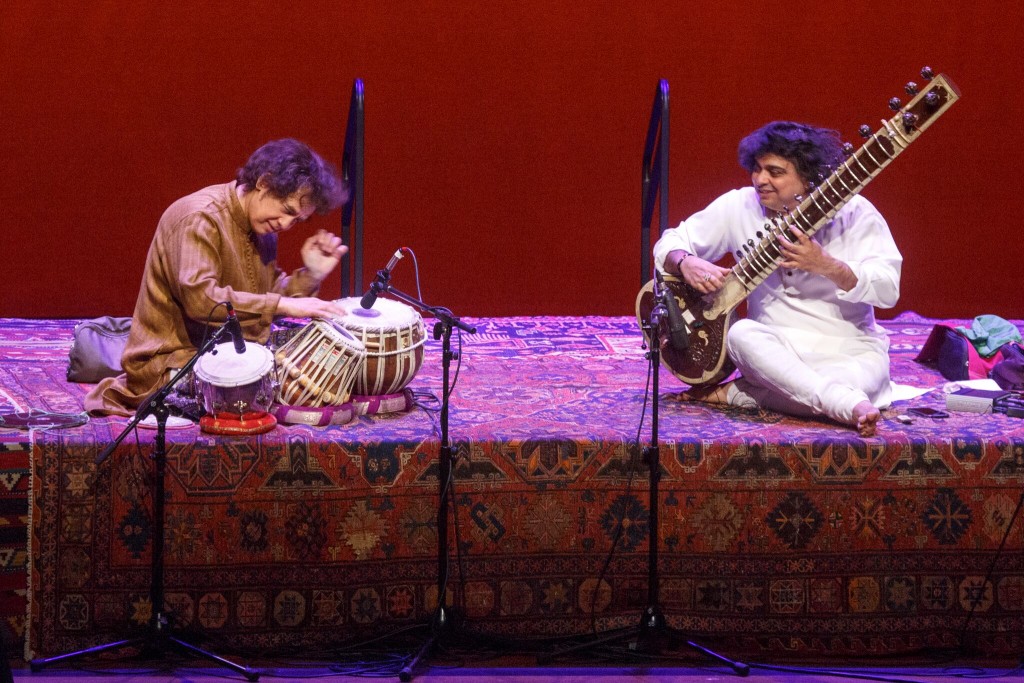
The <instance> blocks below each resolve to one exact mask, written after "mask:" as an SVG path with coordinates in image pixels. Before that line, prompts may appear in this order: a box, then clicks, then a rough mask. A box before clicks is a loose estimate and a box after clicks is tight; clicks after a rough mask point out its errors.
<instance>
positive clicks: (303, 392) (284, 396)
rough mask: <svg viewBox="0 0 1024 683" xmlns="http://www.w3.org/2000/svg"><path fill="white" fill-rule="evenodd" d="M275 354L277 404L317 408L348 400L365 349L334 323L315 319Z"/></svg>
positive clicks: (364, 355)
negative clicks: (277, 385)
mask: <svg viewBox="0 0 1024 683" xmlns="http://www.w3.org/2000/svg"><path fill="white" fill-rule="evenodd" d="M274 355H275V357H276V359H277V365H278V368H277V379H278V384H279V387H278V393H277V400H278V402H279V403H282V404H284V405H288V406H310V407H319V406H332V405H341V404H342V403H344V402H346V401H347V400H348V397H349V395H350V392H351V389H352V382H353V381H354V380H355V378H356V373H357V372H358V370H359V368H360V366H361V365H362V363H363V359H364V358H365V357H366V349H365V348H363V345H362V344H361V343H360V342H359V340H358V339H356V338H355V337H354V336H352V333H350V332H349V331H348V330H346V329H345V328H344V327H341V326H340V325H339V324H338V323H337V322H335V321H331V320H324V319H321V318H314V319H313V320H312V321H311V322H310V323H309V324H308V325H306V326H305V327H304V328H303V329H302V331H301V332H299V333H298V334H296V335H295V336H294V337H292V339H291V340H290V341H289V342H288V343H286V344H285V345H284V346H282V347H281V348H279V349H278V350H277V352H276V353H275V354H274Z"/></svg>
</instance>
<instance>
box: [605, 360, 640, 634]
mask: <svg viewBox="0 0 1024 683" xmlns="http://www.w3.org/2000/svg"><path fill="white" fill-rule="evenodd" d="M652 376H653V370H652V368H651V363H648V364H647V382H646V384H645V385H644V401H643V406H642V407H641V410H640V424H639V425H637V429H636V438H635V439H634V451H633V454H632V457H631V458H630V463H629V473H628V476H627V478H626V490H625V492H624V493H623V497H628V496H629V494H630V492H631V491H632V488H633V479H634V478H635V476H636V472H637V469H638V467H639V461H640V453H641V451H642V450H643V447H642V446H641V444H640V434H641V432H643V429H644V422H645V421H646V420H647V403H648V402H649V400H650V398H651V378H652ZM655 400H657V397H655ZM655 447H657V445H655ZM625 521H626V511H625V509H623V511H622V514H621V515H620V516H619V519H618V523H617V524H616V526H615V533H614V534H613V536H612V545H611V548H609V549H608V555H607V556H606V557H605V561H604V564H603V565H602V566H601V571H600V572H598V575H597V583H596V584H595V586H594V592H593V594H592V595H591V596H590V629H591V632H592V633H593V634H594V635H597V594H598V591H599V590H600V588H601V582H602V581H604V577H605V575H606V574H607V573H608V568H609V567H610V566H611V563H612V559H613V558H614V556H615V551H616V549H617V548H618V545H619V540H620V539H621V538H622V532H623V529H624V527H625Z"/></svg>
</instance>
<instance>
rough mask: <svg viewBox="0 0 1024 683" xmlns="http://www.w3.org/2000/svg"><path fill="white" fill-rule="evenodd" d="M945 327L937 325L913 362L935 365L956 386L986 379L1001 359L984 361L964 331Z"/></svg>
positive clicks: (942, 324) (948, 326)
mask: <svg viewBox="0 0 1024 683" xmlns="http://www.w3.org/2000/svg"><path fill="white" fill-rule="evenodd" d="M962 329H963V328H958V329H954V328H953V327H952V326H951V325H949V324H946V323H938V324H937V325H935V327H933V328H932V331H931V334H929V335H928V339H927V340H926V341H925V343H924V346H923V347H921V353H919V354H917V357H916V358H915V359H914V360H916V361H917V362H919V363H935V365H936V368H938V371H939V372H941V373H942V376H943V377H945V378H946V379H948V380H952V381H954V382H956V381H959V380H965V379H985V378H987V377H988V374H989V372H991V370H992V366H993V365H995V364H996V361H997V360H998V358H996V357H995V356H993V357H990V358H985V357H983V356H982V355H981V354H980V353H978V349H977V348H975V346H974V344H973V343H971V342H970V341H968V340H967V338H966V337H965V336H964V334H963V332H962V331H961V330H962Z"/></svg>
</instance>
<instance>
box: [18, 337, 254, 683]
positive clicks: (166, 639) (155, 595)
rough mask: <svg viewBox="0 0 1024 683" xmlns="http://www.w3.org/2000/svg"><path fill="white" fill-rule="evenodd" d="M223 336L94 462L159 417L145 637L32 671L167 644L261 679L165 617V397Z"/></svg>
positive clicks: (38, 663) (155, 650) (153, 650)
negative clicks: (189, 638)
mask: <svg viewBox="0 0 1024 683" xmlns="http://www.w3.org/2000/svg"><path fill="white" fill-rule="evenodd" d="M224 334H226V328H225V327H224V326H222V327H220V328H219V329H218V330H217V331H216V332H215V333H214V334H213V335H211V336H210V339H208V340H207V342H206V343H205V344H204V345H203V347H202V348H201V349H199V351H198V352H197V353H196V354H195V355H194V356H193V357H192V358H191V359H190V360H189V362H188V363H186V364H185V366H184V367H183V368H182V369H181V370H179V371H178V372H177V373H176V374H175V375H174V377H172V378H171V380H170V381H168V382H167V384H165V385H164V386H163V387H161V388H160V389H158V390H157V391H156V393H155V394H153V395H152V396H150V397H149V398H148V399H146V400H145V401H144V402H143V403H142V405H140V406H139V409H138V410H137V411H136V413H135V417H134V418H133V419H132V421H131V422H129V423H128V425H127V426H126V427H125V428H124V430H122V431H121V433H120V434H119V435H118V437H117V439H115V440H114V442H113V443H112V444H110V445H109V446H108V447H107V448H105V449H104V450H103V451H102V452H101V453H100V454H99V455H98V456H97V457H96V460H95V462H96V464H97V465H100V464H101V463H102V462H103V461H104V460H106V459H107V457H108V456H109V455H110V454H111V453H112V452H113V450H114V449H115V448H116V447H117V445H118V444H119V443H121V441H123V440H124V438H125V437H126V436H127V435H128V434H129V433H130V432H131V431H132V430H133V429H135V427H136V426H137V425H138V424H139V422H141V421H142V420H144V419H146V417H148V416H149V415H153V416H154V417H155V418H156V436H155V437H154V440H153V456H152V457H153V460H154V461H155V464H154V479H155V480H154V482H153V552H152V554H151V558H150V560H151V561H150V583H149V599H150V601H151V602H152V610H153V614H152V616H151V617H150V620H149V624H148V626H147V631H146V633H145V634H143V635H140V636H136V637H134V638H128V639H125V640H117V641H113V642H109V643H105V644H103V645H97V646H95V647H90V648H86V649H84V650H79V651H77V652H69V653H67V654H63V655H57V656H55V657H48V658H45V659H33V660H32V661H31V662H30V666H31V669H32V671H33V672H38V671H40V670H42V669H43V668H45V667H47V666H50V665H52V664H57V663H60V662H66V661H71V660H75V659H79V658H81V657H86V656H88V655H94V654H98V653H101V652H107V651H110V650H117V649H121V648H123V647H135V646H141V648H142V652H143V653H144V654H147V655H150V654H163V653H164V652H166V651H167V649H168V647H169V646H174V647H177V648H178V649H181V650H184V651H186V652H188V653H190V654H193V655H195V656H197V657H200V658H203V659H208V660H210V661H212V662H216V663H217V664H220V665H221V666H224V667H227V668H228V669H231V670H232V671H234V672H236V673H240V674H242V675H243V676H245V678H246V679H247V680H249V681H258V680H259V678H260V675H259V673H257V672H256V671H253V670H252V669H249V668H248V667H245V666H242V665H241V664H236V663H235V662H232V661H230V660H227V659H224V658H223V657H220V656H218V655H215V654H213V653H212V652H207V651H206V650H203V649H201V648H198V647H196V646H195V645H192V644H191V643H187V642H185V641H183V640H181V639H179V638H177V637H175V636H174V634H173V628H172V627H171V625H170V620H169V619H168V617H167V615H166V614H164V527H165V521H166V520H165V519H164V511H165V507H164V504H165V499H166V497H167V496H166V483H165V477H166V476H167V418H168V416H169V415H170V409H169V408H168V407H167V403H166V402H165V399H166V398H167V396H169V395H170V393H171V390H172V389H173V388H174V385H175V384H177V383H178V381H179V380H181V379H182V378H183V377H185V376H186V375H187V374H188V373H189V372H191V371H192V368H193V367H194V366H195V364H196V362H198V360H199V358H200V357H201V356H202V355H203V354H205V353H207V352H208V351H210V350H212V349H213V348H214V346H216V344H217V343H218V342H219V341H220V339H221V337H222V336H223V335H224ZM230 353H234V351H230Z"/></svg>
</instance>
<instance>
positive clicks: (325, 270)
mask: <svg viewBox="0 0 1024 683" xmlns="http://www.w3.org/2000/svg"><path fill="white" fill-rule="evenodd" d="M300 253H301V254H302V263H303V265H305V266H306V270H308V271H309V273H310V275H312V276H313V277H315V278H317V279H318V280H323V279H324V278H325V277H327V275H328V274H329V273H330V272H331V271H332V270H334V269H335V267H337V265H338V263H339V262H340V261H341V257H342V256H344V255H345V254H346V253H348V247H346V246H345V245H344V244H342V243H341V238H340V237H338V236H337V235H332V234H331V233H329V232H327V231H326V230H318V231H317V233H316V234H315V235H313V236H312V237H310V238H309V239H307V240H306V241H305V243H304V244H303V245H302V250H301V251H300Z"/></svg>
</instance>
